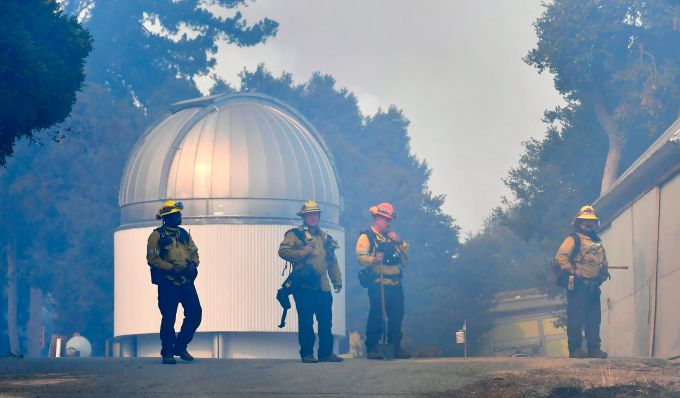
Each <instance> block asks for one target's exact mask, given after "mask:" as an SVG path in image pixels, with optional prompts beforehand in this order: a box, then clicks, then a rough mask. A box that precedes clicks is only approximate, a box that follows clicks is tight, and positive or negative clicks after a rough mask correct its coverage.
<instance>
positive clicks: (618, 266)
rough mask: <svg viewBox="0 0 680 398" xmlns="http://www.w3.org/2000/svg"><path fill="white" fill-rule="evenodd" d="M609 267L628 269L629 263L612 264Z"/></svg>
mask: <svg viewBox="0 0 680 398" xmlns="http://www.w3.org/2000/svg"><path fill="white" fill-rule="evenodd" d="M607 268H608V269H628V266H627V265H610V266H609V267H607Z"/></svg>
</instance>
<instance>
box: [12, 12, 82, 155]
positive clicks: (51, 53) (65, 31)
mask: <svg viewBox="0 0 680 398" xmlns="http://www.w3.org/2000/svg"><path fill="white" fill-rule="evenodd" d="M91 50H92V37H91V36H90V34H89V33H88V32H87V31H86V30H85V29H84V28H83V27H82V26H80V25H79V24H78V22H77V21H76V20H75V18H72V17H68V16H66V15H64V14H63V12H62V11H61V9H60V8H59V4H58V3H57V2H55V1H46V0H31V1H28V0H22V1H17V0H7V1H3V2H2V4H1V5H0V76H2V80H0V166H3V165H4V164H5V162H6V158H7V157H9V156H11V155H12V153H13V147H14V143H15V141H16V140H17V139H18V138H21V137H25V138H28V139H33V138H34V133H35V131H36V130H40V129H47V128H49V127H52V126H53V125H55V124H57V123H61V122H63V121H64V120H65V119H66V117H67V116H68V114H69V113H70V112H71V107H72V106H73V104H74V103H75V101H76V92H77V91H79V90H80V88H81V85H82V83H83V80H84V78H85V73H84V64H85V58H86V57H87V56H88V54H89V53H90V51H91ZM62 133H63V131H55V132H53V133H52V134H51V138H55V139H57V138H59V137H60V136H61V134H62Z"/></svg>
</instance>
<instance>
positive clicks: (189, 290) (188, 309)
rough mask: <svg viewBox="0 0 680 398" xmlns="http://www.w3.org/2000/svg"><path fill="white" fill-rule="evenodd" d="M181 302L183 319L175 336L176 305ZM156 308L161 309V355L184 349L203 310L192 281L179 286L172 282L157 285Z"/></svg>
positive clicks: (199, 321) (196, 327) (198, 323)
mask: <svg viewBox="0 0 680 398" xmlns="http://www.w3.org/2000/svg"><path fill="white" fill-rule="evenodd" d="M180 303H181V304H182V308H183V309H184V321H183V322H182V328H181V329H180V331H179V334H178V335H177V337H175V319H176V318H177V305H178V304H180ZM158 308H159V309H160V310H161V316H162V319H161V356H170V355H173V354H174V353H175V352H179V351H183V350H186V348H187V345H188V344H189V343H190V342H191V339H193V338H194V332H196V329H198V325H200V324H201V316H202V312H203V310H202V309H201V303H200V302H199V300H198V293H196V287H195V286H194V284H193V282H190V283H186V284H184V285H181V286H175V285H172V284H163V285H158Z"/></svg>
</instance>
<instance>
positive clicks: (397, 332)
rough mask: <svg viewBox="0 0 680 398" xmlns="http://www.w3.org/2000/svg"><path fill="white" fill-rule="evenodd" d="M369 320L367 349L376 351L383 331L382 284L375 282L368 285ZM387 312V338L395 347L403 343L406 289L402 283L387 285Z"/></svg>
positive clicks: (367, 325) (367, 323)
mask: <svg viewBox="0 0 680 398" xmlns="http://www.w3.org/2000/svg"><path fill="white" fill-rule="evenodd" d="M368 301H369V303H370V309H369V311H368V321H367V322H366V351H368V352H372V351H376V350H377V348H378V339H379V338H380V334H381V333H382V331H383V330H382V304H381V299H380V284H378V283H373V284H371V285H370V286H369V287H368ZM385 313H386V314H387V339H388V341H389V343H390V344H391V345H393V346H395V347H399V346H400V345H401V338H402V334H401V323H402V321H403V320H404V290H403V288H402V287H401V283H400V284H398V285H396V286H388V285H386V286H385Z"/></svg>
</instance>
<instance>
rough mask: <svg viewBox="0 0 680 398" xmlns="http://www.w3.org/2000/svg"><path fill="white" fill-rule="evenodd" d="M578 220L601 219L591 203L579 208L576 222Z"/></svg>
mask: <svg viewBox="0 0 680 398" xmlns="http://www.w3.org/2000/svg"><path fill="white" fill-rule="evenodd" d="M576 220H597V221H599V220H600V219H599V218H598V217H597V213H595V208H594V207H593V206H590V205H586V206H583V207H581V208H580V209H579V210H578V213H576V217H575V218H574V222H575V221H576Z"/></svg>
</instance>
